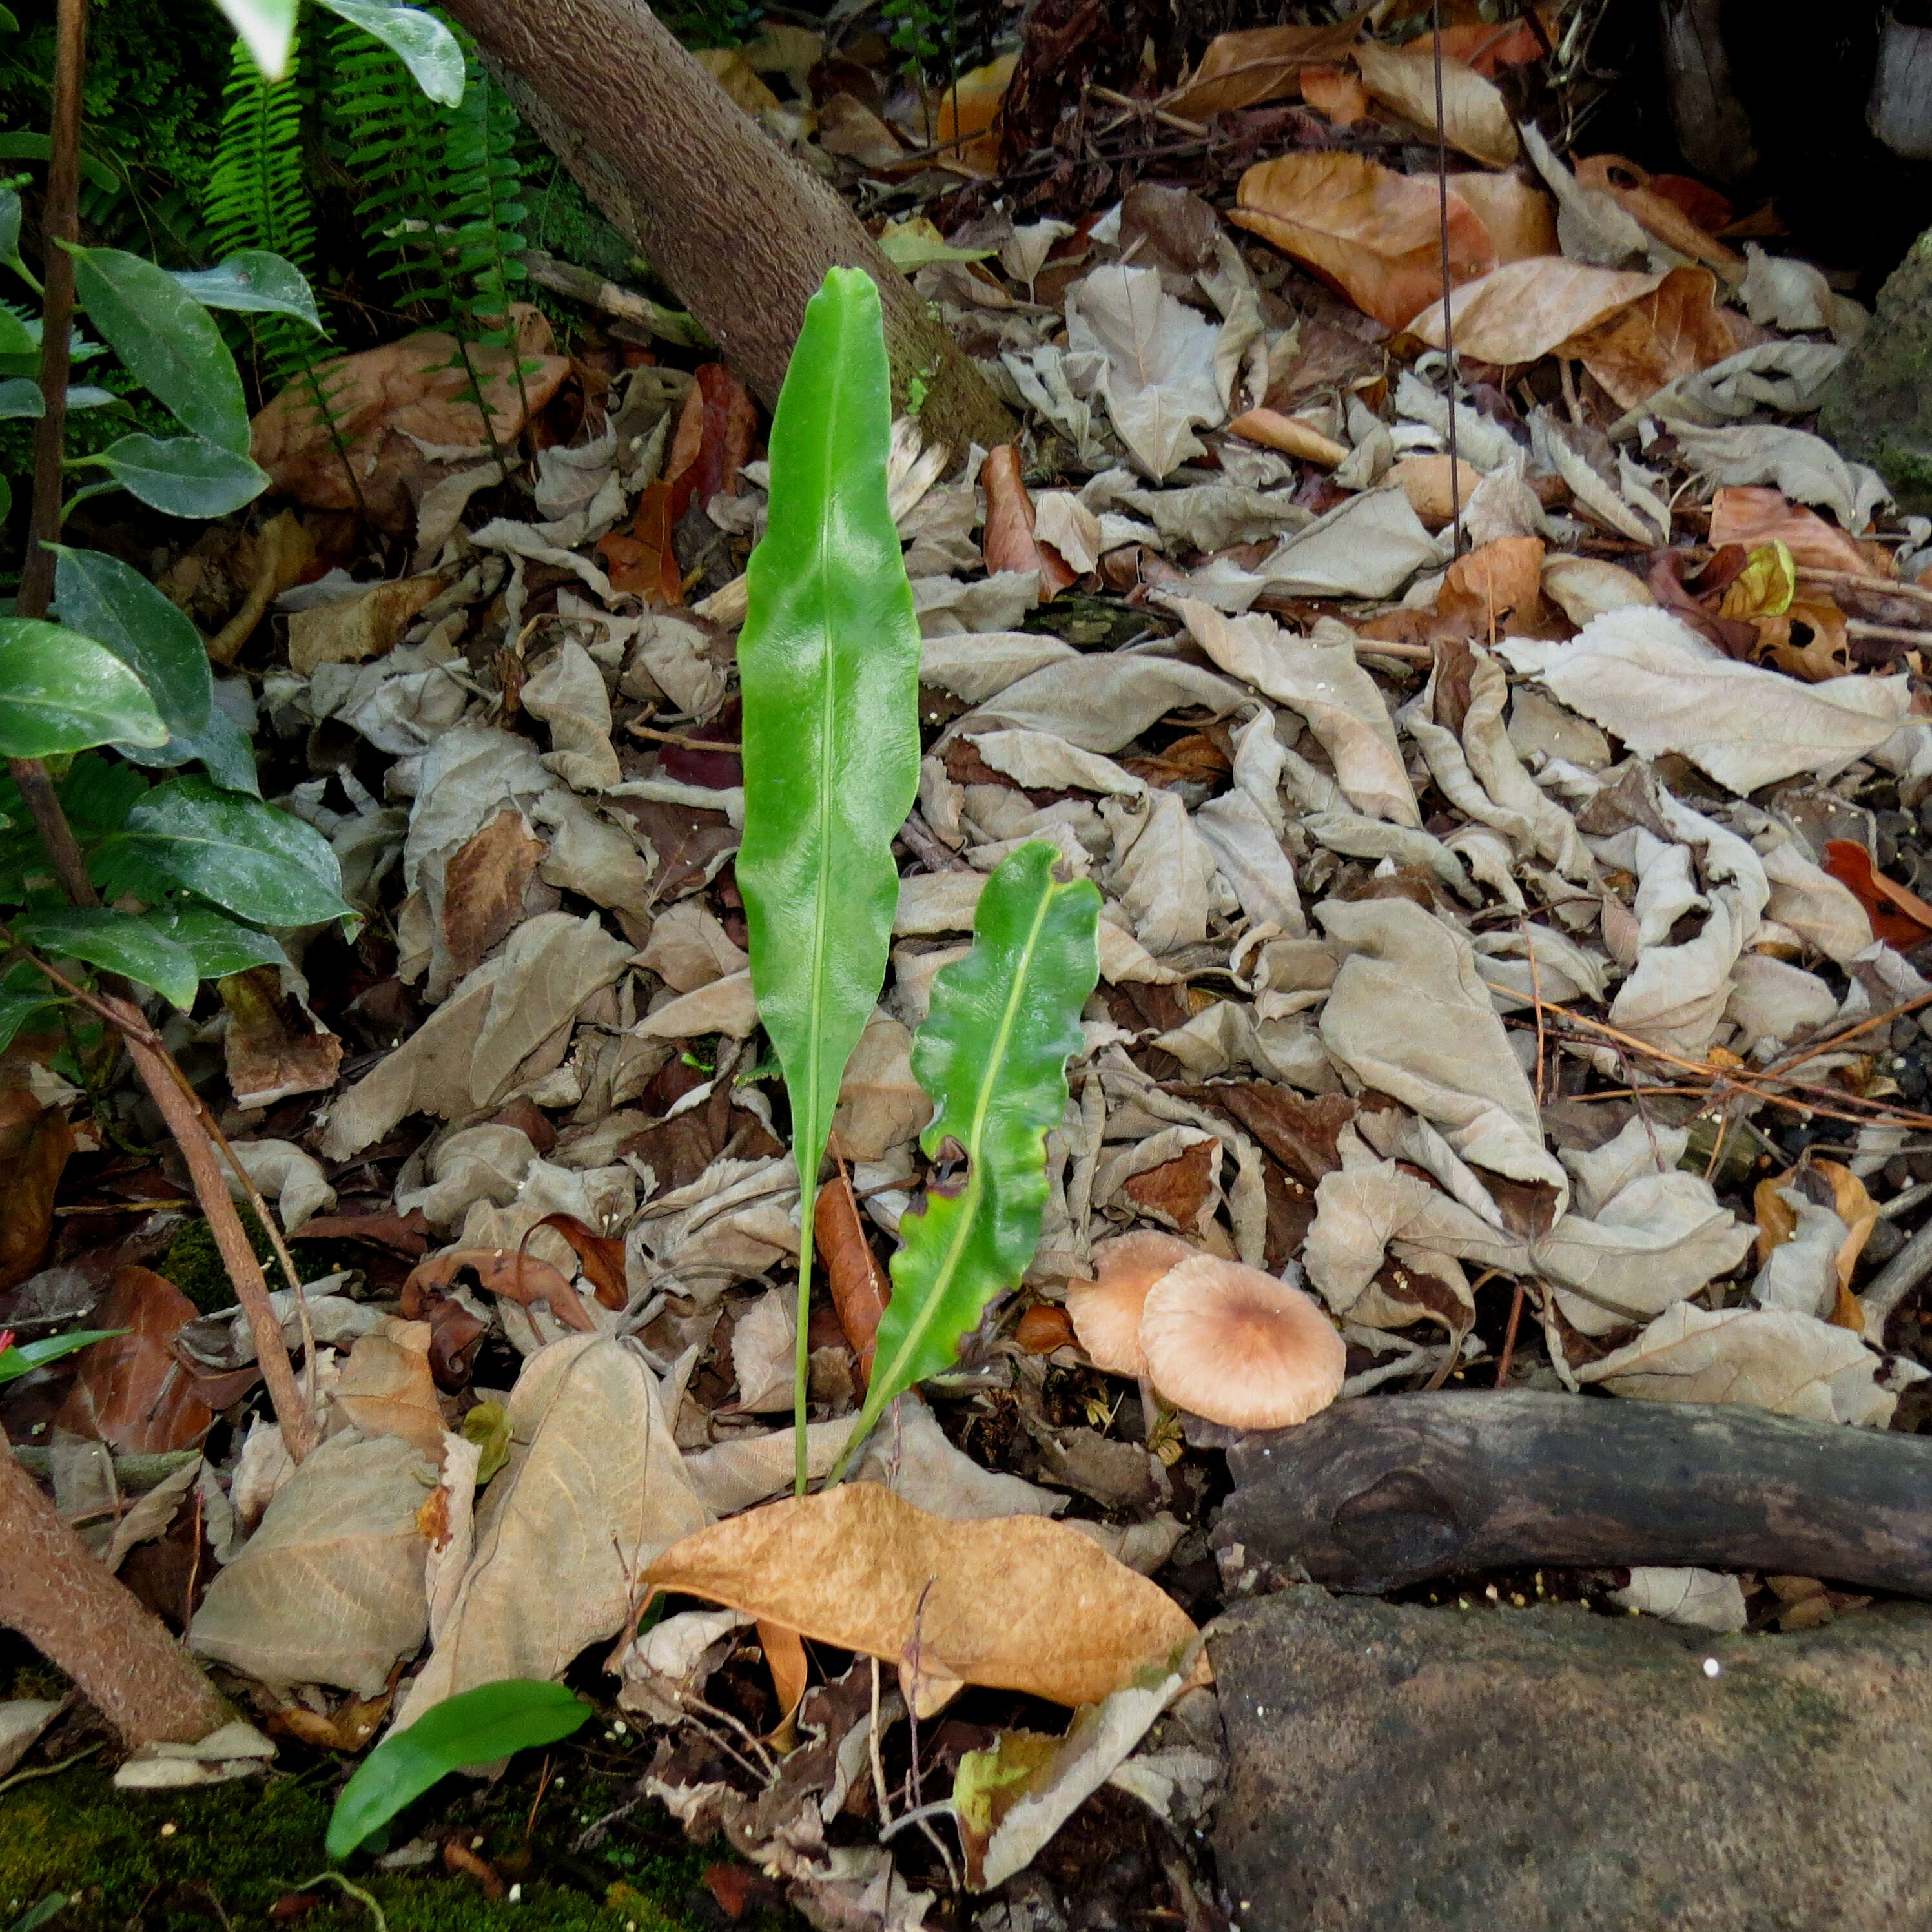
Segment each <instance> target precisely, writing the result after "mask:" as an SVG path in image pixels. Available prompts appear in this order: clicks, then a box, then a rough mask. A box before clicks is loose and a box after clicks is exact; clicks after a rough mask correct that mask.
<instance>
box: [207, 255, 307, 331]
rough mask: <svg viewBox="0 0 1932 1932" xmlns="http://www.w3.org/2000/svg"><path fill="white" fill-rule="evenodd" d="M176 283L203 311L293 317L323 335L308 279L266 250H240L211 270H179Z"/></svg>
mask: <svg viewBox="0 0 1932 1932" xmlns="http://www.w3.org/2000/svg"><path fill="white" fill-rule="evenodd" d="M175 281H176V282H178V284H180V285H181V287H182V288H184V289H185V290H187V293H189V294H190V296H193V298H194V299H195V300H196V302H199V303H200V304H201V305H202V307H203V308H226V309H237V310H245V311H253V312H257V313H260V314H265V315H292V316H293V317H295V319H296V321H298V322H304V323H308V326H309V327H310V328H311V329H314V330H316V331H317V332H318V333H320V331H321V328H322V317H321V316H320V314H317V311H316V306H315V291H314V290H313V289H311V287H309V285H308V278H307V277H306V276H305V275H304V274H303V273H302V271H301V269H299V268H297V267H296V265H295V264H294V263H293V262H291V261H290V260H287V257H284V256H281V255H277V254H272V253H271V251H269V250H268V249H266V248H238V249H237V250H236V251H235V253H234V254H232V255H230V256H229V257H227V259H226V260H225V261H223V262H220V263H217V265H216V266H214V268H211V269H176V270H175Z"/></svg>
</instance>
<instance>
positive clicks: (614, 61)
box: [449, 0, 1018, 452]
mask: <svg viewBox="0 0 1932 1932" xmlns="http://www.w3.org/2000/svg"><path fill="white" fill-rule="evenodd" d="M449 12H450V13H451V15H452V17H453V18H455V20H458V22H460V23H461V25H462V26H463V27H465V28H467V29H468V31H469V32H470V33H472V34H474V35H475V38H476V41H477V43H478V46H480V47H481V49H482V51H483V54H484V58H486V59H487V61H488V62H489V63H490V65H491V66H492V68H494V70H495V71H496V73H497V74H498V75H499V77H500V78H501V80H502V83H503V85H504V86H505V88H506V89H508V92H509V95H510V97H511V100H512V101H514V103H515V104H516V107H517V112H518V113H520V114H521V115H523V118H524V119H525V120H526V121H528V122H529V124H530V125H531V126H532V127H534V128H535V130H536V131H537V132H538V133H539V134H540V135H541V136H542V137H543V138H544V140H545V141H546V142H547V143H548V144H549V145H550V148H551V150H552V151H553V152H554V153H555V154H556V156H557V157H558V158H559V160H562V163H563V164H564V165H565V166H566V167H567V168H568V169H569V170H570V171H571V173H572V174H573V175H575V176H576V177H577V180H578V181H580V183H581V184H583V190H584V192H585V193H586V194H587V195H588V196H589V197H590V199H592V201H593V202H595V203H596V205H598V207H599V208H601V209H602V210H603V211H604V215H605V216H606V217H607V219H608V220H610V223H611V224H612V226H614V227H615V228H616V230H617V232H618V233H619V234H620V235H622V236H623V237H624V238H625V240H626V241H628V242H630V243H631V245H632V246H633V247H634V248H636V249H637V251H639V252H640V254H642V255H643V257H645V259H646V260H648V261H649V263H650V264H651V266H652V268H653V269H655V270H656V271H657V272H658V274H659V275H661V276H662V277H663V278H664V280H665V281H667V283H669V284H670V286H671V287H672V288H673V289H674V290H676V292H677V295H678V297H679V300H680V301H682V302H686V303H688V305H689V306H690V309H691V314H693V315H694V316H695V317H697V320H698V322H699V323H700V324H701V325H702V326H703V329H704V330H705V332H706V334H708V335H709V336H710V338H711V339H712V341H714V342H715V343H716V344H718V348H719V350H721V353H723V354H724V356H726V357H727V359H729V361H730V363H731V365H732V367H733V368H734V369H735V370H736V371H737V373H738V374H739V376H740V377H742V380H744V383H745V386H747V387H748V389H750V390H751V392H752V393H753V394H754V395H756V396H757V398H758V399H759V401H761V402H763V404H766V407H770V406H771V405H772V404H774V403H775V402H776V401H778V390H779V388H780V386H781V385H782V383H784V372H785V365H786V363H787V361H788V360H789V359H790V355H791V347H792V344H793V342H794V341H796V338H797V335H798V332H799V324H800V323H801V322H802V320H803V319H804V315H805V303H806V302H807V301H808V299H810V297H811V296H813V295H814V294H815V293H817V289H818V286H819V284H820V283H821V282H822V281H823V280H824V279H825V272H826V269H829V268H832V267H834V266H840V265H843V266H846V267H850V268H859V269H865V270H866V271H867V272H868V273H869V274H870V275H871V278H872V279H873V281H875V282H877V284H878V285H879V293H880V296H881V298H882V299H883V302H884V305H885V320H886V347H887V350H889V353H890V354H891V357H892V395H893V401H894V406H895V408H898V409H904V407H907V400H908V395H909V392H910V390H911V388H912V386H913V383H915V381H916V382H917V383H918V384H919V386H920V389H921V391H922V404H921V407H920V410H919V419H920V422H921V423H922V425H924V426H925V428H926V430H927V431H928V433H929V434H930V435H932V436H933V437H935V438H937V439H938V440H940V441H941V442H943V443H948V444H950V445H951V446H952V447H953V449H954V450H955V451H956V452H964V451H965V448H966V446H967V445H968V443H970V442H972V441H975V440H977V441H978V442H980V443H983V444H985V445H986V446H987V447H988V448H989V449H990V448H991V447H992V446H994V445H995V444H996V443H1010V442H1011V441H1013V440H1014V437H1016V434H1018V426H1017V425H1016V424H1015V423H1014V422H1013V419H1012V417H1011V416H1010V415H1009V414H1008V413H1007V409H1006V407H1005V405H1004V404H1002V403H1001V401H1000V400H999V398H998V397H997V396H996V395H994V393H993V392H992V388H991V387H990V386H989V385H988V383H987V382H986V378H985V377H983V376H982V375H981V374H980V371H978V370H977V368H975V367H974V365H973V362H972V361H971V359H970V358H969V357H968V356H966V355H965V353H963V352H962V350H961V349H960V347H959V344H957V343H956V342H955V341H953V338H952V335H950V332H948V331H947V329H946V327H945V326H944V323H941V322H940V321H938V320H937V319H936V318H935V317H933V316H932V315H931V314H929V313H928V312H927V309H926V304H925V303H924V302H922V301H921V300H920V299H919V296H917V295H916V293H914V292H913V286H912V284H910V282H909V281H907V280H906V278H905V277H904V275H901V273H900V272H898V269H895V268H894V267H893V266H892V264H891V263H889V261H887V260H886V257H884V255H883V254H881V253H880V250H879V248H878V245H877V243H876V242H874V241H873V239H872V238H871V236H869V235H868V234H867V233H866V232H865V229H864V228H863V226H861V224H860V223H859V218H858V217H857V216H856V215H855V214H853V212H852V211H851V210H850V208H847V206H846V205H845V204H844V202H842V201H841V200H840V199H839V198H838V196H837V195H836V194H835V193H834V192H833V191H832V189H831V188H829V187H827V186H826V184H825V183H824V182H823V181H820V180H819V179H818V178H817V177H816V176H815V175H812V174H811V173H810V172H808V171H807V169H805V167H804V166H802V164H801V163H799V162H798V161H796V160H794V159H793V157H791V156H790V154H787V153H786V152H785V151H784V150H783V149H782V148H780V147H779V146H778V144H777V142H775V141H773V140H772V139H770V138H769V136H766V134H765V133H764V132H763V130H762V129H760V127H759V126H758V124H757V122H756V121H754V120H753V119H752V118H751V116H750V115H748V114H747V113H745V112H744V110H742V108H740V107H738V105H737V104H736V103H735V102H734V101H733V100H732V99H731V98H730V95H727V93H726V92H724V89H723V88H721V86H719V85H718V83H717V82H716V81H715V80H713V79H712V77H711V76H710V75H709V74H707V73H706V71H705V70H704V69H703V68H702V67H700V65H698V63H697V62H696V61H695V60H694V59H693V58H691V55H689V54H688V53H687V52H685V50H684V49H683V48H682V47H681V46H679V44H678V43H677V40H676V38H675V37H674V36H673V34H671V32H670V30H669V29H668V28H667V27H665V26H664V25H663V24H662V23H661V22H660V21H659V20H658V18H657V17H656V16H655V14H653V13H652V12H651V10H650V9H649V7H646V6H645V5H643V0H451V4H450V7H449Z"/></svg>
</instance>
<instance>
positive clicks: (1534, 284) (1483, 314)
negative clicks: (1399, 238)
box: [1403, 194, 1664, 362]
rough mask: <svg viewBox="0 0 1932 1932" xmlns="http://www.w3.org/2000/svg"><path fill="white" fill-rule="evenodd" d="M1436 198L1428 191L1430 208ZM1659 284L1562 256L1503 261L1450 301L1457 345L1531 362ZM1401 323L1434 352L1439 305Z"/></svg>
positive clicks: (1490, 356) (1487, 358)
mask: <svg viewBox="0 0 1932 1932" xmlns="http://www.w3.org/2000/svg"><path fill="white" fill-rule="evenodd" d="M1434 199H1435V197H1434V196H1433V194H1432V195H1431V196H1430V201H1431V202H1432V204H1433V201H1434ZM1491 246H1492V248H1493V246H1494V245H1493V244H1492V245H1491ZM1663 280H1664V278H1663V277H1662V276H1661V275H1627V274H1625V272H1623V271H1622V270H1621V269H1595V268H1592V267H1591V266H1589V263H1585V262H1571V261H1568V260H1565V258H1564V257H1562V256H1561V255H1535V256H1532V257H1529V258H1528V259H1526V260H1522V261H1516V262H1508V263H1505V264H1504V265H1503V266H1502V267H1501V268H1499V269H1493V270H1492V271H1491V272H1490V273H1488V274H1487V275H1484V276H1483V278H1481V281H1466V283H1465V284H1464V285H1463V286H1462V287H1458V288H1457V290H1456V291H1455V292H1454V293H1453V294H1452V295H1451V296H1450V298H1449V317H1450V323H1451V327H1452V328H1453V329H1454V331H1455V335H1456V347H1457V351H1458V353H1460V354H1462V355H1464V356H1475V357H1476V358H1478V359H1479V360H1481V361H1482V362H1535V360H1536V359H1537V358H1538V356H1547V355H1549V354H1550V352H1551V351H1552V350H1554V349H1556V347H1557V346H1558V345H1559V344H1561V343H1564V342H1567V341H1568V340H1569V339H1570V338H1571V337H1572V336H1575V335H1581V334H1582V333H1583V332H1584V331H1585V330H1586V329H1590V328H1592V327H1593V326H1595V324H1597V323H1600V322H1601V321H1602V320H1604V317H1606V316H1608V315H1610V314H1614V313H1615V312H1616V311H1617V310H1619V309H1621V308H1625V307H1627V306H1628V305H1629V304H1630V303H1631V302H1637V301H1639V300H1640V299H1642V298H1643V297H1644V296H1647V295H1649V294H1650V293H1652V290H1655V289H1656V288H1657V287H1658V286H1659V284H1661V283H1662V281H1663ZM1403 326H1405V327H1406V329H1408V331H1409V334H1410V335H1414V336H1417V337H1419V338H1421V340H1422V341H1424V342H1427V343H1428V344H1430V345H1431V346H1432V347H1435V348H1437V349H1440V348H1442V347H1443V344H1444V340H1445V338H1444V335H1443V329H1442V311H1441V309H1440V308H1439V307H1436V308H1429V307H1423V306H1421V305H1418V308H1417V309H1416V310H1412V311H1411V312H1410V314H1409V316H1408V317H1406V318H1405V319H1404V322H1403Z"/></svg>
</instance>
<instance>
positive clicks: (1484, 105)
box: [1355, 40, 1518, 168]
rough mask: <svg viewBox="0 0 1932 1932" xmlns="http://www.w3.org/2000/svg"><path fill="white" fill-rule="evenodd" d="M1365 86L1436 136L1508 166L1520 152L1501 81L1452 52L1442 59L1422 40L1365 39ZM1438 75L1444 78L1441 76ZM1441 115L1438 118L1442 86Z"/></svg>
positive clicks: (1358, 57) (1358, 54) (1360, 61)
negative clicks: (1498, 84)
mask: <svg viewBox="0 0 1932 1932" xmlns="http://www.w3.org/2000/svg"><path fill="white" fill-rule="evenodd" d="M1355 65H1356V66H1357V67H1358V68H1360V69H1361V76H1362V85H1363V86H1364V87H1366V88H1367V89H1368V90H1369V92H1370V94H1371V95H1373V96H1374V97H1375V98H1376V100H1377V101H1380V102H1381V103H1382V105H1383V106H1384V107H1392V108H1394V110H1395V111H1396V112H1397V113H1398V114H1403V115H1407V116H1408V117H1409V119H1410V120H1412V121H1415V123H1416V124H1417V125H1418V127H1424V128H1427V130H1428V131H1429V133H1430V135H1431V136H1434V135H1435V134H1436V132H1437V131H1438V129H1439V128H1440V131H1441V133H1442V136H1443V138H1444V139H1446V140H1447V141H1448V143H1449V145H1450V146H1451V147H1452V148H1458V149H1460V151H1462V152H1463V153H1464V154H1469V155H1471V156H1472V157H1474V158H1475V160H1479V161H1482V162H1484V163H1487V165H1488V166H1490V167H1493V168H1506V167H1508V166H1509V164H1510V163H1511V162H1512V161H1513V160H1515V159H1516V157H1517V152H1518V148H1517V137H1516V123H1515V121H1514V118H1512V117H1511V113H1510V111H1509V108H1508V104H1506V103H1505V101H1504V99H1503V98H1502V95H1501V94H1500V93H1499V92H1498V91H1497V89H1496V84H1495V83H1493V82H1492V81H1487V80H1484V78H1483V77H1482V76H1481V74H1478V73H1477V72H1476V71H1475V68H1472V67H1468V66H1466V65H1464V64H1463V62H1461V61H1459V60H1457V59H1456V58H1454V57H1453V56H1452V55H1448V54H1444V55H1442V56H1441V57H1440V58H1439V59H1438V58H1437V56H1436V53H1435V52H1434V50H1433V49H1430V47H1427V46H1424V45H1423V44H1421V43H1419V42H1418V43H1415V44H1414V45H1412V46H1406V47H1391V46H1385V44H1384V43H1382V42H1381V41H1380V40H1363V41H1361V42H1360V43H1358V45H1357V46H1356V48H1355ZM1438 88H1440V89H1441V90H1442V95H1441V98H1442V120H1441V121H1440V123H1439V122H1438V121H1437V120H1436V98H1437V89H1438Z"/></svg>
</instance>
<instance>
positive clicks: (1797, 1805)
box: [1209, 1588, 1932, 1932]
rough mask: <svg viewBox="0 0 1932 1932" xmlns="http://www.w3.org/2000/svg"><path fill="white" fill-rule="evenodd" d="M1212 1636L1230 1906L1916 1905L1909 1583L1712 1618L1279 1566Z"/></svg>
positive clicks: (1541, 1927) (1661, 1916)
mask: <svg viewBox="0 0 1932 1932" xmlns="http://www.w3.org/2000/svg"><path fill="white" fill-rule="evenodd" d="M1209 1644H1210V1649H1211V1654H1212V1656H1213V1658H1214V1669H1215V1672H1216V1674H1217V1679H1218V1681H1219V1688H1220V1697H1221V1706H1222V1714H1223V1720H1224V1721H1225V1723H1226V1727H1227V1737H1228V1745H1229V1754H1230V1766H1229V1783H1228V1788H1227V1793H1226V1796H1225V1798H1224V1799H1223V1801H1222V1804H1221V1808H1220V1813H1219V1815H1218V1817H1217V1822H1216V1826H1215V1849H1216V1852H1217V1857H1218V1858H1219V1861H1220V1872H1221V1879H1222V1882H1223V1887H1224V1888H1225V1889H1226V1892H1227V1894H1228V1895H1229V1898H1230V1900H1231V1901H1232V1904H1233V1906H1234V1914H1233V1915H1234V1920H1235V1924H1236V1925H1237V1926H1238V1927H1239V1928H1240V1932H1290V1928H1292V1932H1344V1928H1354V1927H1364V1928H1367V1927H1373V1928H1375V1932H1403V1928H1407V1927H1428V1928H1432V1932H1436V1929H1437V1928H1440V1932H1457V1929H1458V1928H1467V1932H1478V1928H1480V1932H1652V1928H1663V1927H1669V1928H1672V1932H1693V1928H1694V1932H1866V1928H1870V1929H1871V1932H1879V1928H1884V1932H1915V1928H1921V1927H1925V1926H1927V1925H1928V1924H1932V1832H1928V1830H1927V1820H1928V1818H1932V1610H1927V1609H1926V1608H1924V1607H1921V1606H1919V1605H1917V1604H1893V1605H1889V1606H1887V1607H1885V1608H1882V1609H1880V1610H1873V1611H1870V1612H1867V1613H1862V1614H1860V1615H1857V1616H1852V1617H1849V1618H1846V1619H1844V1620H1843V1621H1841V1622H1839V1623H1837V1624H1835V1625H1832V1626H1830V1627H1829V1628H1826V1629H1823V1630H1819V1631H1806V1632H1804V1633H1802V1634H1798V1635H1795V1636H1788V1637H1715V1638H1713V1637H1705V1636H1700V1635H1698V1634H1694V1633H1687V1632H1685V1631H1679V1630H1676V1629H1673V1628H1671V1627H1670V1626H1669V1625H1664V1624H1661V1623H1658V1622H1653V1621H1652V1619H1649V1618H1647V1617H1646V1618H1643V1619H1639V1618H1635V1617H1605V1616H1595V1615H1592V1613H1589V1612H1588V1611H1586V1610H1581V1609H1578V1608H1577V1607H1573V1606H1549V1607H1538V1608H1536V1609H1533V1610H1483V1611H1476V1612H1469V1613H1463V1612H1460V1611H1456V1610H1422V1609H1413V1608H1398V1607H1393V1606H1391V1605H1388V1604H1378V1603H1373V1602H1364V1601H1359V1600H1353V1601H1352V1600H1345V1599H1337V1598H1331V1597H1330V1596H1328V1595H1327V1594H1326V1593H1325V1592H1322V1591H1321V1590H1319V1589H1309V1588H1303V1589H1295V1590H1291V1591H1288V1592H1284V1593H1283V1594H1282V1595H1279V1596H1274V1597H1268V1598H1261V1599H1259V1600H1257V1601H1253V1602H1250V1603H1247V1604H1241V1605H1239V1606H1238V1607H1235V1609H1233V1610H1230V1611H1229V1612H1228V1613H1227V1614H1226V1616H1223V1617H1222V1618H1221V1619H1220V1620H1219V1621H1218V1622H1217V1623H1216V1624H1215V1625H1214V1626H1213V1628H1212V1630H1211V1634H1210V1639H1209ZM1709 1659H1715V1660H1716V1662H1717V1664H1718V1666H1719V1670H1718V1673H1717V1674H1715V1675H1713V1674H1710V1673H1709V1670H1708V1667H1707V1660H1709Z"/></svg>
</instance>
